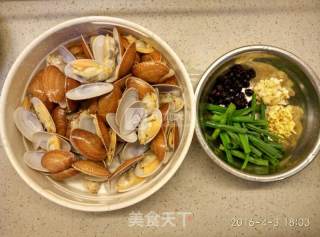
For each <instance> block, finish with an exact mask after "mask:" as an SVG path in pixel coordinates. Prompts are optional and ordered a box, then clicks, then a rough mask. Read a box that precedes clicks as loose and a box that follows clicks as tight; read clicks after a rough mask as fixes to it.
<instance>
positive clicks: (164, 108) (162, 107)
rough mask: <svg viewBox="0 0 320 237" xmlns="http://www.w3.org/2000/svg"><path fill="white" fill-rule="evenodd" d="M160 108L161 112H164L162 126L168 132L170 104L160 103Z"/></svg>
mask: <svg viewBox="0 0 320 237" xmlns="http://www.w3.org/2000/svg"><path fill="white" fill-rule="evenodd" d="M159 110H160V111H161V114H162V128H163V130H164V132H165V133H166V132H167V129H168V126H169V112H170V104H169V103H163V104H160V108H159Z"/></svg>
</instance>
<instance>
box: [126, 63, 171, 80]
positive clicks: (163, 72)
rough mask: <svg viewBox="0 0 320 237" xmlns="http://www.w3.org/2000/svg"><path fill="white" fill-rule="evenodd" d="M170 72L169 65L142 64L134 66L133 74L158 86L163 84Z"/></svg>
mask: <svg viewBox="0 0 320 237" xmlns="http://www.w3.org/2000/svg"><path fill="white" fill-rule="evenodd" d="M169 72H170V69H169V67H168V66H167V65H165V64H163V63H160V62H153V61H148V62H141V63H138V64H135V65H133V67H132V74H133V75H134V76H136V77H139V78H141V79H143V80H145V81H147V82H149V83H152V84H158V83H161V82H163V81H164V80H165V79H166V78H167V76H168V73H169Z"/></svg>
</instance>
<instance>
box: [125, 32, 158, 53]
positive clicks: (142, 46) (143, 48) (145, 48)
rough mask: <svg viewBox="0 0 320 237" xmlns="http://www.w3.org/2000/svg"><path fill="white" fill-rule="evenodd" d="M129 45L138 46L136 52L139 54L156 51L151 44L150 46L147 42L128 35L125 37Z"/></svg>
mask: <svg viewBox="0 0 320 237" xmlns="http://www.w3.org/2000/svg"><path fill="white" fill-rule="evenodd" d="M125 38H126V40H127V42H128V44H132V43H135V44H136V50H137V52H139V53H147V54H148V53H152V52H153V51H154V49H153V48H152V46H151V45H150V44H148V43H147V42H145V41H143V40H141V39H136V38H135V37H133V36H132V35H127V36H125Z"/></svg>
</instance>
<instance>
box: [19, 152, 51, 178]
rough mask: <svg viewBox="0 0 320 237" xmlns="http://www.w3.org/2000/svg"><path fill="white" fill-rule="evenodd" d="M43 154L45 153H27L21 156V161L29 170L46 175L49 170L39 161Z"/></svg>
mask: <svg viewBox="0 0 320 237" xmlns="http://www.w3.org/2000/svg"><path fill="white" fill-rule="evenodd" d="M44 154H45V151H27V152H25V153H24V155H23V160H24V162H25V163H26V165H28V166H29V167H30V168H31V169H34V170H37V171H41V172H46V173H47V172H49V170H48V169H46V168H45V167H43V166H42V164H41V159H42V157H43V155H44Z"/></svg>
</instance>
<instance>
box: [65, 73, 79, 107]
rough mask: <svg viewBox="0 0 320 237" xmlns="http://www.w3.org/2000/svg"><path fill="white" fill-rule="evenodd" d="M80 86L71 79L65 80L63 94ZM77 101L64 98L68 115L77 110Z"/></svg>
mask: <svg viewBox="0 0 320 237" xmlns="http://www.w3.org/2000/svg"><path fill="white" fill-rule="evenodd" d="M78 86H80V82H78V81H76V80H73V79H71V78H68V77H67V78H66V85H65V92H66V93H67V92H68V91H70V90H72V89H74V88H76V87H78ZM78 106H79V104H78V101H75V100H69V99H68V98H67V97H66V107H67V108H66V109H67V112H69V113H72V112H75V111H76V110H77V109H78Z"/></svg>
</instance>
